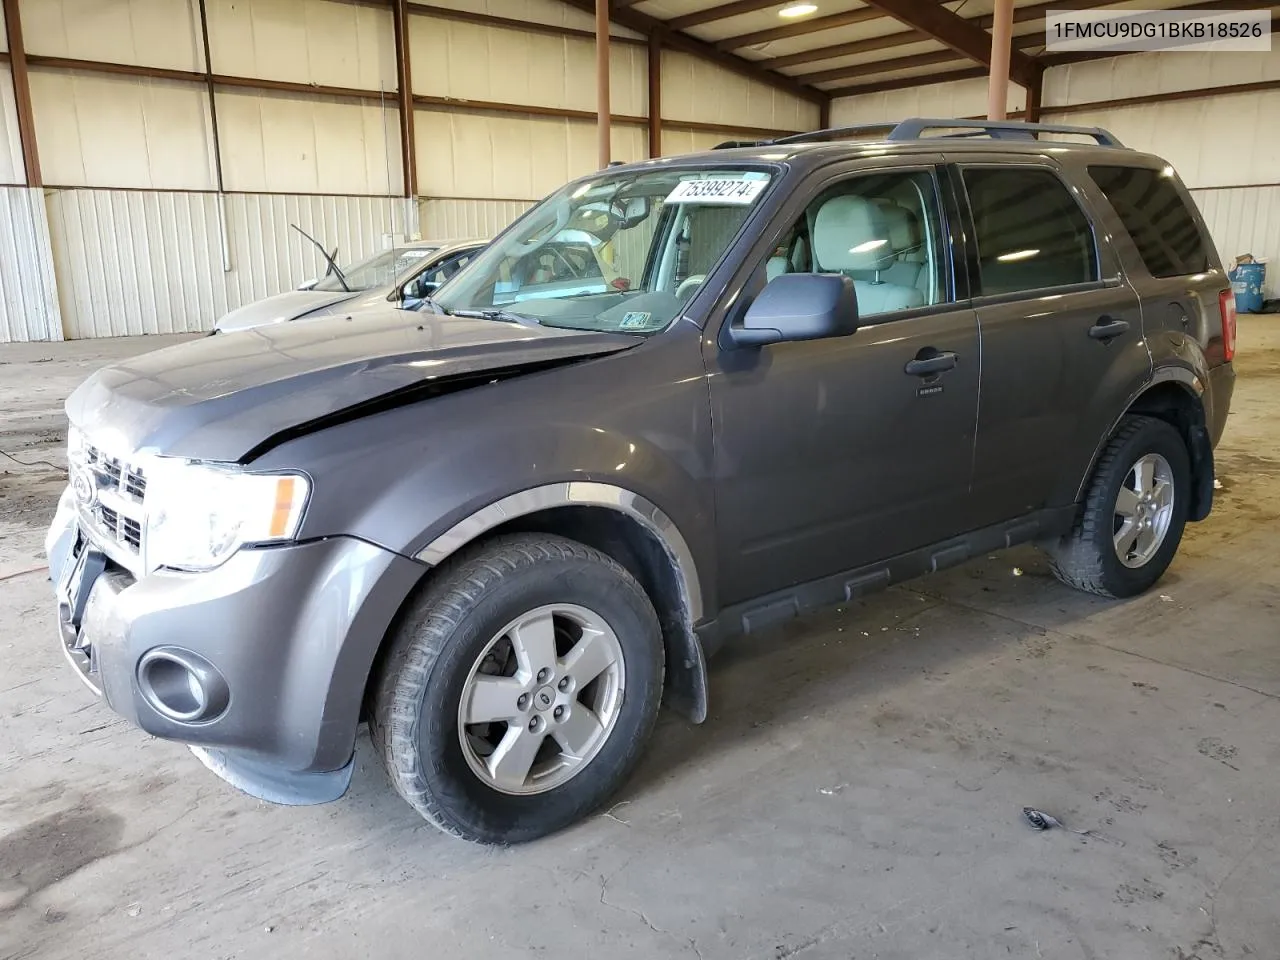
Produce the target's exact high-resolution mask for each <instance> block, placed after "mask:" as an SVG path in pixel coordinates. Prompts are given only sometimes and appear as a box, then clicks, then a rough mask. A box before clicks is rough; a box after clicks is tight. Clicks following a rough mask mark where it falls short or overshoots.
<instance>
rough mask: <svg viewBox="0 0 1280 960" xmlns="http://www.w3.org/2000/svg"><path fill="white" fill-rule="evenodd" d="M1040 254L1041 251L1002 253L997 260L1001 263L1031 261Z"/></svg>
mask: <svg viewBox="0 0 1280 960" xmlns="http://www.w3.org/2000/svg"><path fill="white" fill-rule="evenodd" d="M1039 253H1040V251H1039V250H1014V251H1013V252H1012V253H1002V254H1000V256H998V257H996V259H997V260H999V261H1000V262H1001V263H1015V262H1016V261H1018V260H1030V259H1031V258H1032V257H1034V256H1037V255H1039Z"/></svg>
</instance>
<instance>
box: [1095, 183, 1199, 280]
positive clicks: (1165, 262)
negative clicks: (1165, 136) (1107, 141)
mask: <svg viewBox="0 0 1280 960" xmlns="http://www.w3.org/2000/svg"><path fill="white" fill-rule="evenodd" d="M1089 176H1091V177H1092V178H1093V181H1094V183H1096V184H1097V185H1098V187H1099V188H1100V189H1101V190H1102V192H1103V193H1104V194H1105V195H1106V197H1107V200H1108V201H1110V203H1111V206H1112V207H1113V208H1114V209H1115V211H1116V215H1117V216H1119V217H1120V221H1121V222H1122V223H1123V224H1124V227H1125V230H1126V231H1128V234H1129V236H1130V238H1132V240H1133V244H1134V246H1135V247H1137V248H1138V255H1139V256H1140V257H1142V262H1143V264H1144V265H1145V266H1146V268H1147V272H1149V273H1150V274H1151V275H1152V276H1153V277H1181V276H1185V275H1187V274H1192V273H1204V272H1205V271H1206V270H1208V269H1209V245H1208V244H1207V243H1206V242H1205V238H1204V235H1203V234H1202V233H1201V231H1200V227H1199V225H1198V224H1197V223H1196V218H1195V216H1194V215H1193V214H1192V212H1191V211H1190V210H1189V209H1188V208H1187V203H1186V201H1185V200H1183V198H1182V194H1181V193H1180V192H1179V191H1178V188H1177V186H1176V184H1175V182H1174V180H1173V178H1172V171H1168V172H1165V171H1161V170H1152V169H1150V168H1147V167H1113V166H1090V167H1089Z"/></svg>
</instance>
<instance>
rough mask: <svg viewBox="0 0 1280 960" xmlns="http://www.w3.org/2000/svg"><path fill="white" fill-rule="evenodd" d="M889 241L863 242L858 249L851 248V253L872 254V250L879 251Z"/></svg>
mask: <svg viewBox="0 0 1280 960" xmlns="http://www.w3.org/2000/svg"><path fill="white" fill-rule="evenodd" d="M888 242H889V241H888V240H863V241H862V243H860V244H858V245H857V246H856V247H850V248H849V252H850V253H870V252H871V251H872V250H879V249H880V248H881V247H883V246H884V245H885V244H886V243H888Z"/></svg>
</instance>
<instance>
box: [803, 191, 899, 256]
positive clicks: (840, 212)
mask: <svg viewBox="0 0 1280 960" xmlns="http://www.w3.org/2000/svg"><path fill="white" fill-rule="evenodd" d="M813 254H814V259H815V260H817V266H818V268H819V269H821V270H824V271H834V270H839V271H844V270H883V269H884V268H886V267H888V266H889V265H890V264H891V263H893V259H894V256H893V255H894V249H893V243H892V238H891V237H890V236H889V222H888V220H887V219H886V217H885V215H884V210H883V208H882V207H880V206H878V205H877V204H875V203H873V202H872V201H870V200H867V199H865V198H863V197H855V196H848V195H845V196H839V197H832V198H831V199H830V200H828V201H827V202H826V203H824V204H823V205H822V206H821V207H819V208H818V215H817V216H816V217H814V220H813Z"/></svg>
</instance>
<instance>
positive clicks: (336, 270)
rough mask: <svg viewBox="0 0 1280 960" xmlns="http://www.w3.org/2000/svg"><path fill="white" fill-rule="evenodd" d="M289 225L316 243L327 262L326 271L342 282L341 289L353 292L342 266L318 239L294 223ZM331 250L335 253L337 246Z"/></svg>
mask: <svg viewBox="0 0 1280 960" xmlns="http://www.w3.org/2000/svg"><path fill="white" fill-rule="evenodd" d="M289 226H291V227H293V229H295V230H297V231H298V232H299V233H300V234H302V235H303V236H304V237H306V238H307V239H308V240H310V241H311V242H312V243H314V244H315V245H316V249H317V250H319V251H320V256H322V257H324V259H325V261H326V262H327V263H328V264H329V270H328V271H326V272H331V273H332V274H333V275H334V276H335V277H337V278H338V282H339V283H340V284H342V289H343V290H345V291H346V292H347V293H355V291H354V290H352V289H351V287H350V286H349V285H348V284H347V278H346V277H345V276H343V273H342V268H341V267H339V266H338V261H336V260H334V259H333V257H332V256H331V255H330V254H329V253H328V251H326V250H325V248H324V247H322V246H321V245H320V241H319V240H317V239H316V238H315V237H313V236H312V235H311V234H309V233H307V231H305V230H303V229H302V228H301V227H300V226H298V225H297V224H296V223H291V224H289ZM333 252H334V253H337V252H338V248H337V247H334V248H333Z"/></svg>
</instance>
